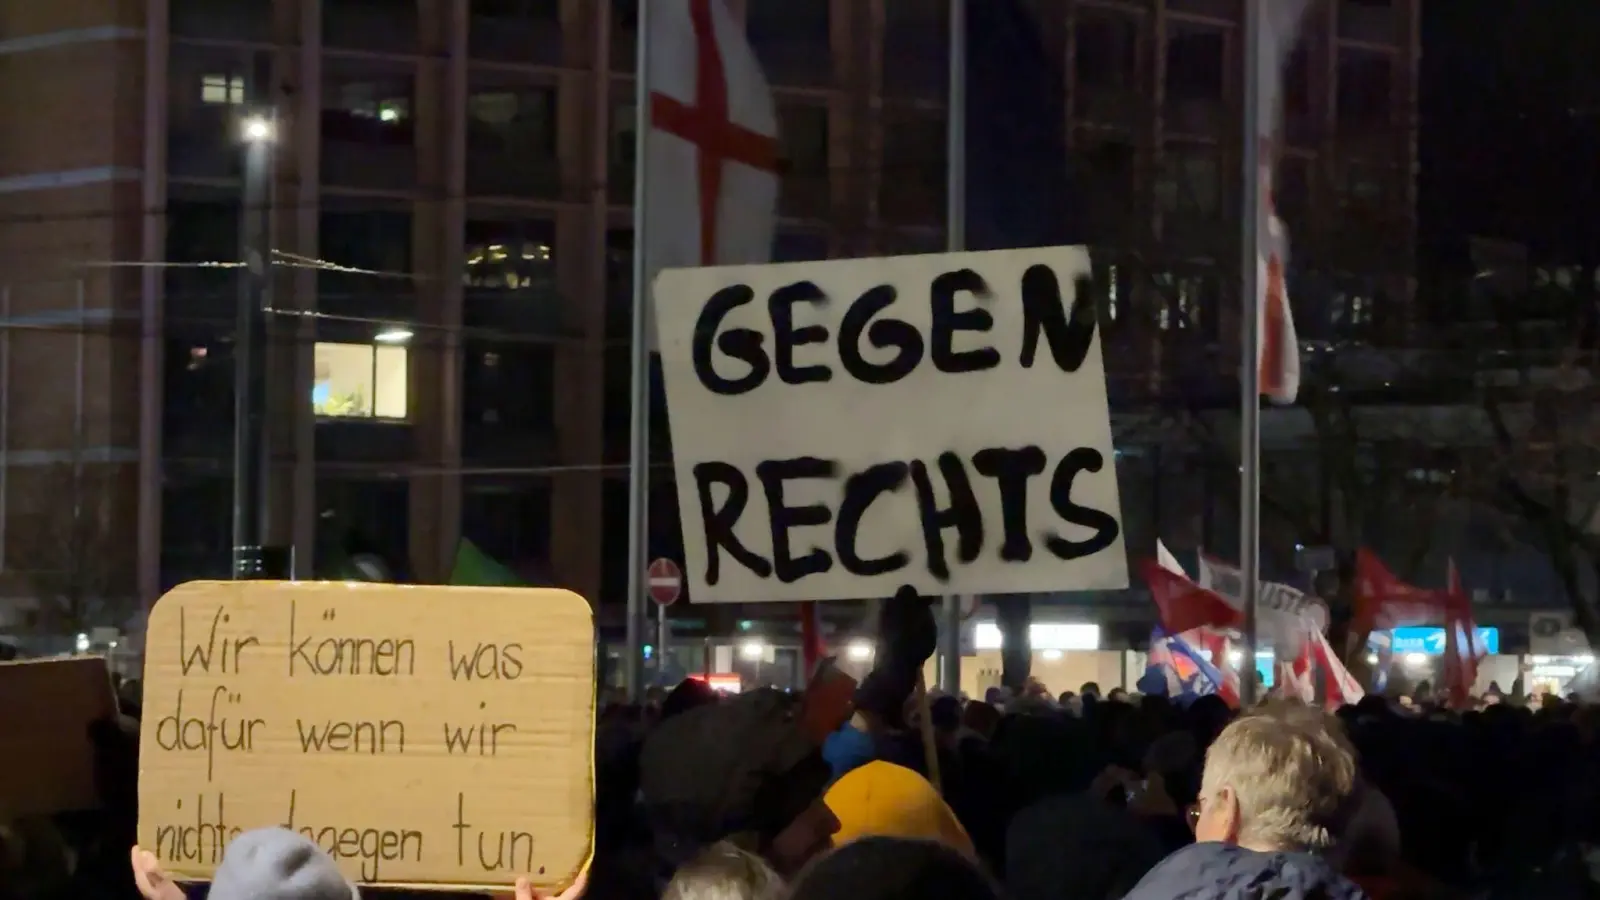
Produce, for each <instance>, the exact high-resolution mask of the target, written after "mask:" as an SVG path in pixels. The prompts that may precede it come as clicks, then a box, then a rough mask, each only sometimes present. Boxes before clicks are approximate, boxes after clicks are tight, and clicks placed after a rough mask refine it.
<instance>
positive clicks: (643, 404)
mask: <svg viewBox="0 0 1600 900" xmlns="http://www.w3.org/2000/svg"><path fill="white" fill-rule="evenodd" d="M650 7H651V4H649V3H640V4H639V5H638V7H637V8H638V10H639V13H638V27H637V30H636V34H638V45H639V46H638V58H637V62H636V65H635V67H634V101H633V104H634V113H635V115H636V116H637V117H638V118H637V123H636V125H635V129H636V130H635V132H634V136H633V154H634V158H633V377H632V402H631V403H630V404H629V409H630V410H631V411H632V414H633V420H632V424H631V427H630V429H629V435H628V637H627V645H628V646H627V669H626V670H625V671H626V673H627V687H628V697H629V698H630V699H632V700H633V701H635V702H638V701H640V700H643V699H644V624H645V622H644V619H645V590H646V587H647V586H646V582H645V565H646V562H645V555H646V554H647V553H648V552H649V550H650V547H649V537H648V536H649V522H650V505H649V504H650V330H649V321H650V319H649V307H648V304H649V302H650V285H649V284H648V283H647V281H646V279H648V278H649V277H650V265H649V260H648V259H647V256H648V250H649V247H650V242H649V240H648V236H647V235H646V233H645V223H646V219H645V208H644V206H645V198H646V197H647V196H648V190H647V188H648V184H649V174H650V165H649V161H650V152H649V151H650Z"/></svg>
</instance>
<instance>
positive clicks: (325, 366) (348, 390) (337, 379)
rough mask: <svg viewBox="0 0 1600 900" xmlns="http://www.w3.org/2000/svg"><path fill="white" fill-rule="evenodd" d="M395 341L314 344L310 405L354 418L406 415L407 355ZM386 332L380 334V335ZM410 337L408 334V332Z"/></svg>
mask: <svg viewBox="0 0 1600 900" xmlns="http://www.w3.org/2000/svg"><path fill="white" fill-rule="evenodd" d="M403 333H404V332H394V333H393V334H394V335H395V337H393V338H391V340H393V341H395V342H396V343H380V344H332V343H322V342H319V343H318V344H317V345H316V352H315V363H314V365H315V369H316V377H315V379H314V381H313V382H312V386H311V408H312V409H313V410H314V411H315V412H316V414H317V415H319V416H326V417H329V418H355V419H404V418H405V417H406V357H407V352H406V348H405V347H404V346H398V345H397V344H398V342H400V341H402V340H403V339H401V338H399V337H398V335H399V334H403ZM381 337H384V336H382V335H380V338H381ZM406 337H407V338H409V337H410V335H409V334H406Z"/></svg>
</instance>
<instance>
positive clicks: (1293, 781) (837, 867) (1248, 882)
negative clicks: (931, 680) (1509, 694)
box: [0, 676, 1600, 900]
mask: <svg viewBox="0 0 1600 900" xmlns="http://www.w3.org/2000/svg"><path fill="white" fill-rule="evenodd" d="M880 688H881V680H874V679H873V678H872V677H870V676H869V678H868V679H867V680H866V681H865V682H864V683H863V685H862V686H861V689H860V690H858V692H857V704H856V706H855V707H854V709H853V710H852V712H851V714H850V717H849V720H848V721H847V722H846V723H845V724H843V725H842V726H841V727H840V728H838V730H836V731H834V732H833V733H831V734H830V735H828V736H827V737H826V739H825V740H823V741H822V742H821V743H820V745H819V743H818V741H817V740H816V739H815V738H814V737H813V736H811V735H810V733H809V732H808V730H807V729H806V728H805V727H803V725H804V723H803V721H802V718H803V713H802V710H803V703H804V698H803V697H802V696H799V695H792V694H789V693H785V692H781V691H777V690H774V689H759V690H754V691H750V692H747V693H744V694H738V695H731V696H723V695H719V694H718V693H717V692H715V691H713V690H711V689H710V688H708V687H707V686H706V685H704V684H703V683H701V682H698V681H686V682H684V683H683V684H681V685H679V686H678V687H677V688H676V689H674V690H673V691H671V692H670V693H665V694H662V693H657V694H653V695H651V696H650V698H649V699H648V702H646V703H645V704H642V705H629V704H626V703H621V702H617V703H609V704H607V705H606V706H605V708H604V709H603V710H602V711H601V715H600V718H599V725H598V729H597V734H596V757H597V767H596V805H595V820H596V834H595V840H596V846H595V851H596V852H595V856H594V858H593V862H592V864H591V866H590V869H589V870H588V871H587V872H586V873H585V877H584V878H582V879H580V881H579V883H577V884H575V885H573V886H572V887H571V888H570V889H569V890H567V891H566V892H565V893H564V894H563V895H562V900H577V898H579V897H582V898H584V900H654V898H669V900H778V898H793V900H811V898H823V897H846V896H848V897H852V898H861V900H901V898H904V900H911V898H919V900H920V898H933V897H939V898H945V897H949V898H961V900H966V898H971V900H988V898H997V897H1010V898H1013V900H1080V898H1082V900H1114V898H1128V900H1180V898H1181V900H1191V898H1192V900H1232V898H1237V900H1247V898H1248V900H1268V898H1272V900H1346V898H1350V900H1354V898H1361V897H1364V896H1365V897H1371V898H1373V900H1391V898H1408V900H1409V898H1455V897H1461V898H1467V897H1487V898H1491V900H1493V898H1524V897H1526V898H1542V900H1565V898H1579V897H1588V896H1595V895H1596V891H1597V886H1596V885H1597V882H1600V852H1597V851H1596V850H1595V849H1594V848H1596V847H1597V846H1600V796H1597V794H1596V788H1597V787H1600V780H1597V777H1596V776H1597V774H1600V771H1597V756H1596V754H1595V738H1596V730H1597V726H1600V714H1597V710H1596V709H1595V708H1592V707H1585V706H1580V705H1578V704H1574V703H1565V702H1563V703H1554V704H1545V705H1543V706H1542V707H1541V708H1539V709H1537V710H1535V709H1530V708H1527V707H1525V706H1522V705H1518V704H1517V703H1515V702H1501V703H1497V704H1494V705H1492V706H1489V707H1487V708H1484V709H1481V710H1472V711H1467V712H1464V713H1456V712H1451V711H1447V710H1444V709H1441V708H1431V707H1428V706H1426V705H1413V706H1411V707H1402V706H1401V705H1399V704H1398V703H1391V702H1390V701H1388V700H1385V699H1383V698H1381V697H1377V696H1369V697H1367V698H1366V699H1364V700H1362V701H1361V702H1360V703H1358V704H1355V705H1352V706H1346V707H1343V708H1341V709H1339V710H1338V711H1337V713H1332V714H1330V713H1327V712H1324V711H1323V710H1320V709H1318V708H1316V707H1311V706H1305V705H1298V704H1290V703H1279V702H1269V703H1266V704H1263V705H1261V706H1259V707H1257V708H1255V709H1252V710H1249V711H1247V712H1245V713H1243V714H1240V713H1238V712H1236V711H1234V710H1231V709H1229V708H1228V706H1227V705H1225V704H1224V703H1223V702H1222V701H1220V700H1219V699H1218V698H1216V697H1214V696H1210V697H1200V698H1197V699H1193V700H1192V701H1191V702H1186V703H1180V702H1175V701H1171V700H1169V699H1167V698H1165V697H1159V696H1137V695H1129V694H1127V693H1125V692H1120V691H1113V692H1112V693H1111V694H1109V695H1107V696H1104V697H1102V696H1101V695H1100V692H1099V690H1098V689H1097V688H1096V687H1095V686H1093V685H1085V686H1084V687H1083V689H1082V690H1081V691H1079V692H1077V693H1076V694H1075V695H1073V696H1070V697H1066V698H1065V699H1066V701H1067V702H1065V703H1063V702H1061V700H1060V699H1058V698H1052V697H1049V696H1039V695H1037V694H1029V693H1024V694H1020V695H1015V696H1013V695H1005V696H1001V697H990V698H985V699H984V700H973V701H963V700H962V699H959V698H955V697H948V696H945V697H937V698H934V699H933V700H932V701H931V702H930V703H928V704H927V705H926V706H923V705H922V704H921V703H919V702H916V701H917V699H918V698H917V697H916V695H915V694H914V693H913V694H911V695H909V696H907V695H901V694H900V691H899V690H898V689H896V690H890V691H888V692H887V693H886V694H885V693H881V692H880V693H878V694H877V695H875V693H874V692H875V691H879V690H880ZM128 699H129V709H128V712H130V713H132V714H133V715H130V716H127V717H125V718H124V719H123V721H122V722H121V723H120V724H115V723H105V724H104V726H103V727H101V728H97V729H96V732H95V735H94V737H95V740H96V744H97V747H98V748H99V750H100V754H99V755H100V757H101V761H102V765H101V770H102V771H101V772H100V778H101V782H102V785H101V786H102V793H103V794H104V795H105V805H104V808H103V809H102V810H100V811H97V812H95V813H86V814H82V815H79V816H63V817H56V818H55V819H53V820H20V821H15V822H10V823H7V824H6V825H5V826H4V827H3V830H0V842H3V843H0V900H57V898H62V900H65V898H74V900H100V898H106V900H120V898H124V897H126V898H129V900H134V898H138V897H141V896H142V897H143V898H145V900H183V898H184V897H185V895H186V894H187V896H188V897H190V898H193V897H196V896H199V895H202V894H204V893H205V892H207V891H209V896H210V898H211V900H323V898H334V897H338V898H341V900H344V898H348V897H352V896H356V893H355V892H356V889H355V888H354V887H353V886H352V885H350V884H349V883H348V882H346V881H345V879H344V877H343V876H342V875H340V874H339V871H338V869H337V868H336V866H335V865H334V863H333V861H332V860H331V859H330V858H329V857H327V856H326V855H325V854H324V853H323V852H322V851H321V850H320V849H318V848H317V847H316V846H315V845H314V844H311V843H310V842H309V841H308V840H307V839H305V838H302V837H300V836H299V835H297V834H294V833H292V832H288V831H283V830H281V829H264V830H261V831H258V832H253V833H250V834H247V835H246V836H244V837H241V838H239V839H236V840H235V841H233V842H232V843H230V845H229V846H228V848H227V851H226V855H225V857H224V861H223V863H222V865H221V867H220V868H219V869H218V871H217V872H216V875H215V879H214V880H213V881H212V882H211V883H210V884H209V885H192V886H191V885H183V886H180V885H178V884H176V883H174V882H173V881H171V880H170V879H167V878H166V877H165V876H164V875H163V874H162V872H161V869H160V866H159V864H158V863H157V862H156V860H155V859H154V857H153V856H150V855H149V854H148V853H147V852H144V851H142V850H140V849H139V848H137V847H133V844H134V819H135V814H136V813H135V810H136V802H135V801H136V782H137V758H136V754H137V735H136V733H135V732H134V729H135V728H136V726H137V718H136V714H137V708H136V701H135V700H134V699H133V698H128ZM995 700H998V701H1000V702H993V701H995ZM923 709H926V710H927V714H928V715H927V718H928V720H930V722H931V725H932V729H931V731H932V734H933V741H932V744H931V745H930V744H929V743H928V742H927V741H925V740H924V735H923V734H922V729H921V728H920V727H919V726H920V725H921V724H922V722H920V721H918V717H919V716H920V715H921V710H923ZM930 749H931V750H932V752H929V750H930ZM929 762H933V763H935V764H934V765H933V766H929V765H928V763H929ZM130 848H132V849H131V851H130ZM361 893H363V894H366V895H368V896H374V895H382V894H389V893H398V892H390V891H380V890H379V889H375V888H362V889H361ZM516 895H517V897H518V900H535V898H537V897H538V896H539V894H538V892H537V891H535V890H534V889H533V888H532V887H530V886H529V885H528V884H527V883H526V882H522V883H519V884H518V887H517V891H516ZM435 896H436V895H435Z"/></svg>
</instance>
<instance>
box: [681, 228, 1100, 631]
mask: <svg viewBox="0 0 1600 900" xmlns="http://www.w3.org/2000/svg"><path fill="white" fill-rule="evenodd" d="M1088 277H1089V256H1088V254H1087V252H1085V251H1084V250H1083V249H1082V248H1079V247H1054V248H1041V249H1028V250H1002V251H995V252H989V253H951V254H943V255H928V256H900V257H889V258H883V259H845V260H833V261H827V262H814V263H796V264H783V265H767V266H729V267H721V268H703V269H675V270H670V271H666V272H663V273H662V274H661V275H660V276H659V277H658V278H657V279H656V282H655V290H654V301H655V309H656V321H657V323H658V327H659V329H660V337H661V362H662V370H663V373H664V375H665V378H666V389H667V408H668V415H669V421H670V423H671V427H672V453H673V465H674V469H675V474H676V476H677V486H678V508H679V511H680V514H681V516H682V520H683V545H684V550H685V557H686V560H687V563H688V565H687V567H686V568H687V573H686V574H687V576H688V578H689V589H690V590H689V595H690V598H691V599H692V600H694V601H695V602H699V603H707V602H751V601H796V600H839V599H854V598H866V597H884V596H888V595H890V594H893V593H894V592H895V590H896V589H898V588H899V587H901V586H902V585H908V584H909V585H912V586H914V587H916V588H917V590H918V591H920V592H922V593H926V594H969V593H1007V592H1020V591H1063V590H1089V589H1115V588H1122V587H1126V586H1127V583H1128V566H1127V557H1126V554H1125V552H1124V550H1123V539H1122V525H1121V513H1120V507H1119V505H1118V501H1117V477H1116V466H1115V463H1114V457H1113V453H1112V446H1111V426H1110V420H1109V416H1108V412H1107V407H1106V388H1105V372H1104V369H1103V365H1102V361H1101V356H1100V340H1099V337H1098V330H1097V329H1096V327H1095V310H1094V305H1093V303H1092V302H1090V301H1089V300H1088V299H1087V297H1084V296H1082V294H1083V292H1082V290H1081V287H1080V286H1081V285H1083V284H1086V283H1087V279H1088Z"/></svg>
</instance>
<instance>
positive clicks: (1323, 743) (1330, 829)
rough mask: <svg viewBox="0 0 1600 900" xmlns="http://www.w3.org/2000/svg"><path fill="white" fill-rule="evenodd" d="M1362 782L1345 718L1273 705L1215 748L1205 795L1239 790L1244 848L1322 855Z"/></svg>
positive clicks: (1209, 755)
mask: <svg viewBox="0 0 1600 900" xmlns="http://www.w3.org/2000/svg"><path fill="white" fill-rule="evenodd" d="M1355 779H1356V759H1355V750H1354V749H1353V748H1352V747H1351V746H1350V743H1349V742H1348V741H1347V740H1346V739H1345V736H1344V731H1343V729H1342V728H1341V727H1340V725H1339V722H1338V720H1337V719H1335V718H1334V717H1332V716H1330V715H1328V714H1327V713H1324V712H1322V711H1321V710H1318V709H1314V708H1311V707H1307V706H1302V705H1299V704H1290V703H1269V704H1266V705H1265V706H1263V707H1261V708H1260V709H1259V710H1258V711H1256V712H1254V713H1251V714H1249V715H1247V716H1244V717H1242V718H1240V719H1237V720H1235V721H1234V722H1233V723H1232V724H1230V725H1229V726H1228V727H1227V728H1225V729H1223V731H1222V734H1220V735H1219V736H1218V737H1217V739H1216V741H1215V742H1214V743H1212V745H1211V748H1210V749H1209V750H1207V751H1206V766H1205V774H1204V775H1203V776H1202V778H1201V786H1200V795H1201V796H1202V797H1205V798H1212V797H1215V796H1216V794H1217V792H1218V791H1220V790H1221V789H1222V788H1225V787H1226V788H1229V789H1231V790H1232V791H1233V794H1234V796H1235V797H1236V798H1237V799H1238V802H1239V842H1240V843H1241V844H1245V845H1248V846H1254V847H1259V848H1262V849H1267V848H1270V849H1274V850H1295V851H1304V852H1311V853H1320V852H1323V851H1326V850H1328V849H1329V848H1330V847H1332V846H1333V844H1334V842H1335V840H1336V839H1337V838H1338V835H1339V831H1340V818H1341V815H1342V812H1343V809H1344V807H1345V805H1346V803H1347V801H1348V800H1349V798H1350V795H1351V792H1352V791H1353V790H1354V788H1355Z"/></svg>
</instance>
